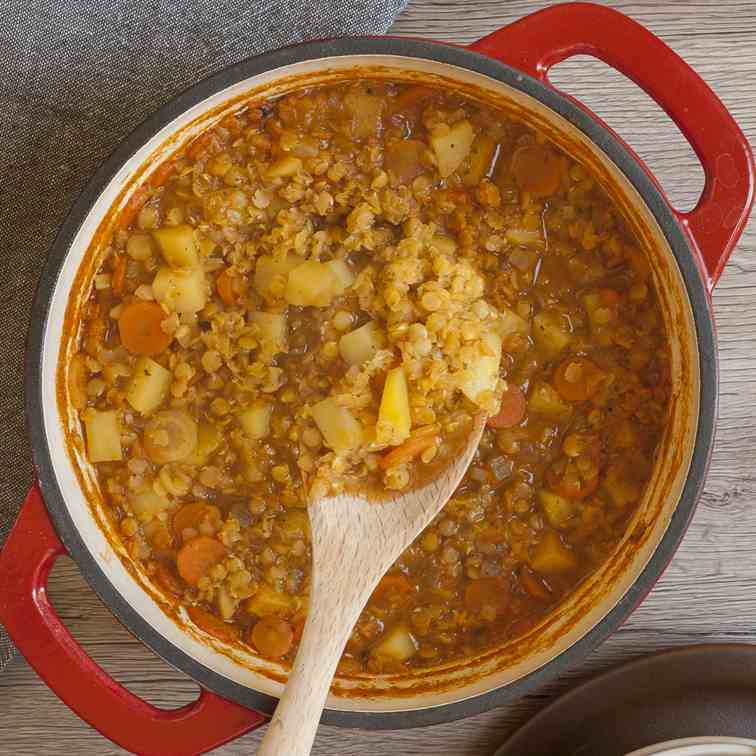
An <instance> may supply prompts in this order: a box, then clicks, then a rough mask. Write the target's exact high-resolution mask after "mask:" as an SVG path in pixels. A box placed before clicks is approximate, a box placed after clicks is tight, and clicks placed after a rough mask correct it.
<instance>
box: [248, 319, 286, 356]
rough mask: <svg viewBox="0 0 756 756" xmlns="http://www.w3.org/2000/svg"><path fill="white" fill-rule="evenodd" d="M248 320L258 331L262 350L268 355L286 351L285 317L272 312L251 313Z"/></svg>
mask: <svg viewBox="0 0 756 756" xmlns="http://www.w3.org/2000/svg"><path fill="white" fill-rule="evenodd" d="M249 319H250V321H251V322H252V323H255V324H256V325H257V327H258V328H259V330H260V341H261V342H262V347H263V350H264V351H265V352H266V353H267V354H270V355H275V354H279V353H280V352H285V351H286V340H287V339H286V315H284V314H283V313H274V312H253V313H252V314H251V315H250V316H249Z"/></svg>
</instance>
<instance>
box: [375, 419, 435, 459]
mask: <svg viewBox="0 0 756 756" xmlns="http://www.w3.org/2000/svg"><path fill="white" fill-rule="evenodd" d="M437 443H438V429H437V427H436V426H434V425H428V426H425V427H424V428H419V429H418V430H416V431H415V432H414V433H413V434H412V435H411V436H410V437H409V438H408V439H407V440H406V441H404V442H403V443H401V444H399V446H396V447H394V448H393V449H392V450H391V451H390V452H386V454H384V455H383V456H382V457H381V458H380V460H379V462H378V464H379V465H380V466H381V469H383V470H388V469H389V468H391V467H398V466H399V465H403V464H404V463H405V462H411V461H412V460H413V459H414V458H415V457H419V456H420V455H421V454H422V453H423V452H424V451H425V450H426V449H430V448H431V446H434V445H435V444H437Z"/></svg>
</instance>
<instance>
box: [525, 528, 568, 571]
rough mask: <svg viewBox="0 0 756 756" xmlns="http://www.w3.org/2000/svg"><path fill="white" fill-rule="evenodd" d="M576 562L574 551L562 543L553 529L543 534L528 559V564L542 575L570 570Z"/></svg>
mask: <svg viewBox="0 0 756 756" xmlns="http://www.w3.org/2000/svg"><path fill="white" fill-rule="evenodd" d="M577 564H578V560H577V557H576V556H575V553H574V552H573V551H572V549H569V548H568V547H567V546H565V545H564V544H563V543H562V539H561V538H560V537H559V536H558V535H557V534H556V533H555V532H554V531H553V530H549V531H548V532H546V533H545V534H544V536H543V538H542V539H541V541H540V542H539V543H538V545H537V546H536V547H535V550H534V552H533V558H532V559H531V560H530V566H531V567H532V568H533V569H534V570H535V571H536V572H540V573H542V574H544V575H553V574H555V573H559V572H570V571H571V570H574V569H575V568H576V567H577Z"/></svg>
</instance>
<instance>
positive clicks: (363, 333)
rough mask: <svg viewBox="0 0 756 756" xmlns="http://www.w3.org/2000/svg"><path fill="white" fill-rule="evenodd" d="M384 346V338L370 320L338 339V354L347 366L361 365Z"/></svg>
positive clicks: (376, 325)
mask: <svg viewBox="0 0 756 756" xmlns="http://www.w3.org/2000/svg"><path fill="white" fill-rule="evenodd" d="M384 346H386V336H385V335H384V333H383V331H382V330H381V328H380V326H379V325H378V324H377V323H375V322H373V321H372V320H371V321H370V322H369V323H365V325H363V326H360V327H359V328H356V329H355V330H354V331H351V332H350V333H345V334H344V335H343V336H342V337H341V338H340V339H339V352H340V354H341V356H342V358H343V360H344V362H346V363H347V364H349V365H362V364H363V363H364V362H367V361H368V360H369V359H372V358H373V357H374V356H375V353H376V352H377V351H378V350H379V349H383V347H384Z"/></svg>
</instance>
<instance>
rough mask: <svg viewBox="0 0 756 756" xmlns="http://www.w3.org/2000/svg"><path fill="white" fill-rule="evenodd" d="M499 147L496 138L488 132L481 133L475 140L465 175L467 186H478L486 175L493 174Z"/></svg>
mask: <svg viewBox="0 0 756 756" xmlns="http://www.w3.org/2000/svg"><path fill="white" fill-rule="evenodd" d="M497 147H498V145H497V144H496V140H495V139H494V138H493V137H491V136H488V134H481V135H480V136H479V137H478V138H477V139H476V140H475V141H474V142H473V145H472V149H471V150H470V160H469V161H468V165H467V170H466V171H465V174H464V177H463V180H464V182H465V184H467V186H477V185H478V184H479V183H480V182H481V181H482V180H483V179H484V178H485V177H486V176H490V175H491V172H492V171H493V164H494V159H495V157H496V148H497Z"/></svg>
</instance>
